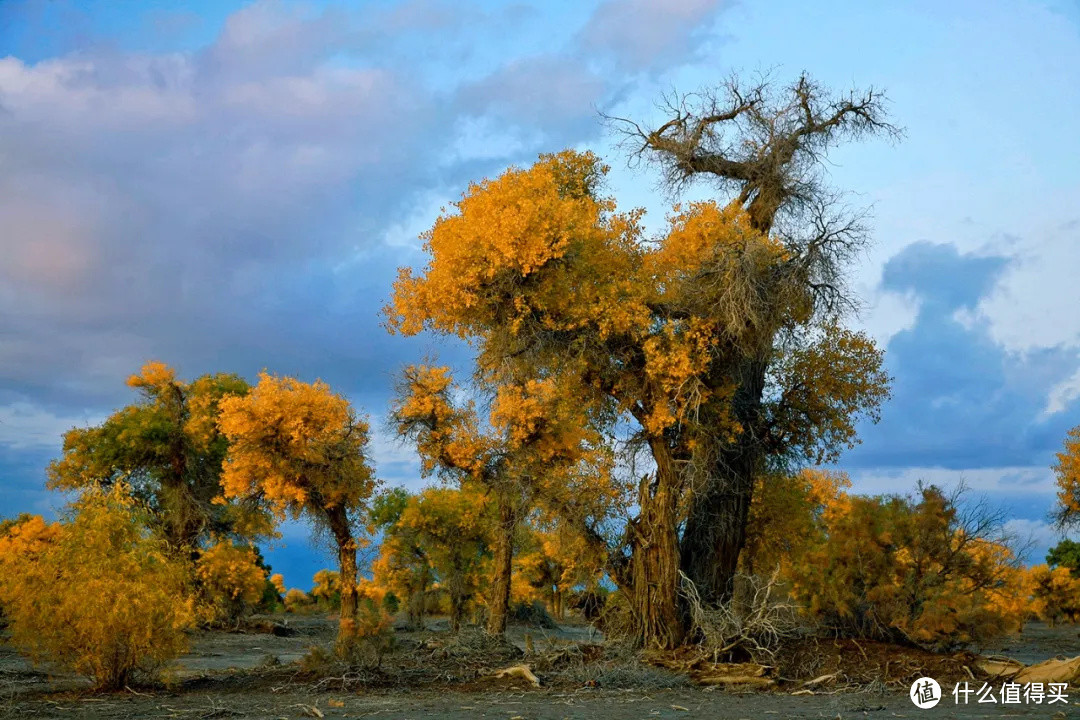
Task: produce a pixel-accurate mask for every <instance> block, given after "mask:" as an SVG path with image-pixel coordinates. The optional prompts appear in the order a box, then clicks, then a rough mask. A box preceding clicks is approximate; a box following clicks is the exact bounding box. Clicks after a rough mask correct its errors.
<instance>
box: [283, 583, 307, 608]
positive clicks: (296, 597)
mask: <svg viewBox="0 0 1080 720" xmlns="http://www.w3.org/2000/svg"><path fill="white" fill-rule="evenodd" d="M311 602H312V600H311V596H310V595H308V594H307V593H306V592H304V591H303V590H301V589H300V588H290V589H289V591H288V592H287V593H285V611H286V612H301V611H303V609H304V608H305V607H307V606H308V605H311Z"/></svg>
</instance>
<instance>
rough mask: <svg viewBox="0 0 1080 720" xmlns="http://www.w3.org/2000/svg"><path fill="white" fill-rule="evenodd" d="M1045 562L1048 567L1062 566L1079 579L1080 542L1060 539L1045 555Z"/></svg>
mask: <svg viewBox="0 0 1080 720" xmlns="http://www.w3.org/2000/svg"><path fill="white" fill-rule="evenodd" d="M1046 564H1047V565H1049V566H1050V567H1059V566H1060V567H1063V568H1066V569H1068V571H1069V572H1070V573H1072V575H1073V577H1075V578H1077V579H1080V543H1078V542H1076V541H1074V540H1062V541H1061V542H1059V543H1058V544H1057V545H1055V546H1054V547H1052V548H1050V552H1049V553H1048V554H1047V556H1046Z"/></svg>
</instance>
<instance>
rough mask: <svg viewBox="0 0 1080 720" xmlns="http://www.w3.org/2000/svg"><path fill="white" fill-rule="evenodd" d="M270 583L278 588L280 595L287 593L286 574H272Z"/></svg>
mask: <svg viewBox="0 0 1080 720" xmlns="http://www.w3.org/2000/svg"><path fill="white" fill-rule="evenodd" d="M270 584H271V585H273V586H274V589H275V590H277V592H278V595H284V594H285V576H284V575H282V574H281V573H274V574H273V575H271V576H270Z"/></svg>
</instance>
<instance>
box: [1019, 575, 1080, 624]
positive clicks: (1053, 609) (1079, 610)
mask: <svg viewBox="0 0 1080 720" xmlns="http://www.w3.org/2000/svg"><path fill="white" fill-rule="evenodd" d="M1031 582H1032V585H1033V587H1032V592H1033V594H1034V597H1035V600H1034V602H1033V603H1032V604H1033V609H1034V610H1035V612H1036V613H1037V614H1038V616H1039V617H1040V618H1041V619H1042V620H1045V621H1046V622H1047V623H1049V624H1050V626H1051V627H1052V626H1054V625H1056V624H1057V623H1058V622H1061V621H1062V620H1068V621H1069V622H1071V623H1075V622H1076V621H1077V619H1080V578H1074V577H1073V576H1072V574H1071V573H1070V572H1069V568H1067V567H1056V568H1049V567H1047V566H1046V565H1037V566H1035V567H1033V568H1032V569H1031Z"/></svg>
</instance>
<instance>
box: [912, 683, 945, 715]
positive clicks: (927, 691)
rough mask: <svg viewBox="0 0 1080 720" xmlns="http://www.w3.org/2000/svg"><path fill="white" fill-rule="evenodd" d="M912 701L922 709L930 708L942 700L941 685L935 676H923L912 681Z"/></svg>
mask: <svg viewBox="0 0 1080 720" xmlns="http://www.w3.org/2000/svg"><path fill="white" fill-rule="evenodd" d="M908 694H909V695H910V696H911V702H913V703H915V707H917V708H919V709H920V710H929V709H930V708H932V707H934V706H935V705H937V704H938V703H939V702H941V686H940V685H938V681H937V680H935V679H934V678H928V677H921V678H919V679H918V680H916V681H915V682H913V683H911V692H910V693H908Z"/></svg>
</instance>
